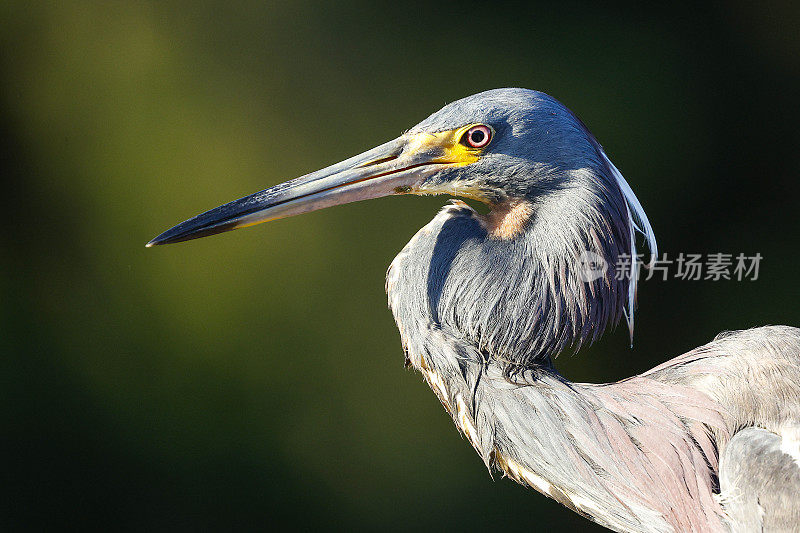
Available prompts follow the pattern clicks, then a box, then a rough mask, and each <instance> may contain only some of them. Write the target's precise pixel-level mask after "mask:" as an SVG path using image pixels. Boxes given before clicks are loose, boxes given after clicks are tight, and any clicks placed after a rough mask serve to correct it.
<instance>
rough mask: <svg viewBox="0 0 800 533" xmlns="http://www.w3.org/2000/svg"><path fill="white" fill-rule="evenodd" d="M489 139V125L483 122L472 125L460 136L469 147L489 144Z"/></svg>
mask: <svg viewBox="0 0 800 533" xmlns="http://www.w3.org/2000/svg"><path fill="white" fill-rule="evenodd" d="M491 140H492V129H491V128H490V127H489V126H484V125H483V124H479V125H477V126H472V127H471V128H470V129H468V130H467V132H466V133H465V134H464V136H463V137H462V138H461V142H462V143H463V144H466V145H467V146H469V147H470V148H483V147H484V146H486V145H487V144H489V141H491Z"/></svg>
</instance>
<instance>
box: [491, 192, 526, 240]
mask: <svg viewBox="0 0 800 533" xmlns="http://www.w3.org/2000/svg"><path fill="white" fill-rule="evenodd" d="M532 215H533V205H531V203H530V202H529V201H527V200H520V199H516V198H515V199H512V200H506V201H505V202H502V203H499V204H495V205H493V206H492V210H491V211H489V213H488V214H486V215H485V216H484V217H483V219H484V224H485V225H486V232H487V233H488V234H489V236H490V237H491V238H493V239H512V238H514V237H516V236H517V235H519V234H520V233H522V231H523V230H524V229H525V226H526V225H527V224H528V221H529V220H530V219H531V216H532Z"/></svg>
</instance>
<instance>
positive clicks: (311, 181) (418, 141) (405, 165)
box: [147, 132, 476, 247]
mask: <svg viewBox="0 0 800 533" xmlns="http://www.w3.org/2000/svg"><path fill="white" fill-rule="evenodd" d="M445 134H447V135H445ZM452 138H453V135H452V134H451V132H441V133H434V134H428V133H421V134H416V135H409V134H406V135H403V136H401V137H399V138H397V139H395V140H393V141H389V142H387V143H385V144H382V145H380V146H378V147H376V148H373V149H372V150H369V151H367V152H364V153H363V154H360V155H357V156H355V157H351V158H350V159H347V160H345V161H342V162H341V163H337V164H335V165H332V166H329V167H327V168H324V169H322V170H318V171H316V172H312V173H311V174H306V175H305V176H301V177H299V178H296V179H293V180H291V181H287V182H285V183H281V184H280V185H275V186H274V187H270V188H269V189H265V190H263V191H261V192H257V193H255V194H251V195H250V196H245V197H244V198H240V199H239V200H234V201H233V202H230V203H228V204H225V205H222V206H219V207H217V208H215V209H212V210H210V211H206V212H205V213H202V214H199V215H197V216H195V217H193V218H190V219H189V220H187V221H185V222H182V223H180V224H178V225H177V226H175V227H173V228H171V229H168V230H167V231H165V232H164V233H162V234H161V235H159V236H158V237H156V238H155V239H153V240H152V241H150V242H148V243H147V246H148V247H150V246H155V245H157V244H170V243H174V242H181V241H188V240H190V239H197V238H199V237H206V236H208V235H214V234H216V233H222V232H225V231H230V230H233V229H237V228H243V227H247V226H252V225H254V224H258V223H261V222H267V221H270V220H277V219H279V218H286V217H290V216H293V215H299V214H301V213H308V212H310V211H315V210H317V209H322V208H325V207H331V206H334V205H339V204H345V203H349V202H357V201H360V200H368V199H371V198H379V197H381V196H388V195H391V194H408V193H413V192H416V191H418V190H419V188H420V185H421V184H422V182H423V181H424V180H425V178H427V177H428V176H430V175H431V174H433V173H435V172H437V171H438V170H441V169H442V168H444V167H445V166H448V165H454V164H455V165H464V164H469V163H470V162H472V161H473V160H475V159H476V158H475V156H474V155H473V154H464V153H462V152H463V151H462V150H459V149H458V147H457V146H455V143H454V142H453V140H452ZM465 156H470V157H465Z"/></svg>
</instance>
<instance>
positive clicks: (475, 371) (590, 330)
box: [148, 89, 800, 532]
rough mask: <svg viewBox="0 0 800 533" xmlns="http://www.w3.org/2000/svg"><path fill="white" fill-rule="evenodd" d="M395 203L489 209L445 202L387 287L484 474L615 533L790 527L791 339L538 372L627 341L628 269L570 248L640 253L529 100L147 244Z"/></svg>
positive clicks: (583, 140) (559, 110) (447, 114)
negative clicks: (660, 359)
mask: <svg viewBox="0 0 800 533" xmlns="http://www.w3.org/2000/svg"><path fill="white" fill-rule="evenodd" d="M394 194H418V195H428V194H449V195H452V196H457V197H465V198H471V199H475V200H479V201H481V202H484V203H486V204H488V206H489V208H490V211H489V212H488V214H485V215H483V214H479V213H478V212H476V211H475V210H473V209H472V208H471V207H469V206H468V205H467V204H465V203H463V202H460V201H455V202H453V203H451V204H449V205H447V206H445V207H444V208H443V209H442V210H441V211H440V212H439V214H437V215H436V217H434V219H433V220H432V221H431V222H430V223H428V224H427V225H426V226H425V227H423V228H422V229H421V230H420V231H419V232H418V233H417V234H416V235H415V236H414V237H413V238H412V239H411V241H410V242H409V243H408V244H407V245H406V246H405V248H403V250H402V251H401V252H400V254H399V255H398V256H397V257H396V258H395V259H394V260H393V261H392V263H391V266H390V267H389V271H388V273H387V277H386V291H387V293H388V296H389V307H390V308H391V310H392V313H393V314H394V317H395V320H396V322H397V326H398V328H399V329H400V334H401V339H402V344H403V349H404V351H405V354H406V363H407V364H408V365H410V366H413V367H414V368H416V369H417V370H419V371H420V372H421V373H422V374H423V376H424V377H425V379H426V380H427V382H428V384H429V385H430V386H431V388H432V389H433V391H434V392H435V393H436V395H437V396H438V397H439V400H441V402H442V405H443V406H444V408H445V409H446V410H447V411H448V412H449V413H450V414H451V415H452V417H453V420H454V421H455V423H456V426H457V427H458V428H459V429H460V430H461V432H462V433H463V434H464V435H465V436H466V438H467V439H468V440H469V442H470V443H471V444H472V446H473V447H474V448H475V450H476V451H477V452H478V454H479V455H480V456H481V457H482V459H483V461H484V462H485V463H486V465H487V466H488V467H490V468H496V469H499V470H501V471H502V472H504V473H505V474H506V475H508V476H509V477H511V478H512V479H514V480H516V481H518V482H519V483H522V484H524V485H528V486H530V487H532V488H534V489H536V490H538V491H539V492H541V493H543V494H545V495H546V496H549V497H551V498H554V499H555V500H557V501H559V502H561V503H562V504H564V505H565V506H567V507H569V508H570V509H573V510H574V511H576V512H578V513H580V514H582V515H584V516H586V517H588V518H590V519H592V520H594V521H596V522H598V523H599V524H602V525H604V526H606V527H608V528H611V529H614V530H617V531H652V532H664V531H704V532H705V531H755V530H762V529H763V530H765V531H790V530H792V531H797V530H798V529H800V330H798V329H796V328H792V327H785V326H783V327H781V326H779V327H763V328H757V329H751V330H747V331H740V332H734V333H726V334H722V335H720V336H718V337H717V338H716V339H714V340H713V341H712V342H710V343H709V344H707V345H705V346H702V347H700V348H697V349H695V350H692V351H691V352H689V353H686V354H684V355H682V356H679V357H677V358H675V359H672V360H670V361H668V362H666V363H664V364H662V365H660V366H658V367H656V368H654V369H652V370H650V371H648V372H645V373H644V374H641V375H638V376H634V377H631V378H628V379H625V380H622V381H619V382H617V383H610V384H601V385H594V384H585V383H572V382H570V381H568V380H566V379H565V378H563V377H562V376H561V375H559V374H558V373H557V372H556V370H555V368H554V367H553V359H554V358H555V357H556V356H557V355H558V354H559V353H560V352H562V351H563V350H566V349H569V348H575V349H577V348H578V347H580V346H581V345H582V344H588V343H591V342H592V341H594V340H596V339H597V338H598V337H600V335H601V334H602V333H603V331H604V330H606V329H607V328H608V327H609V326H612V325H615V324H616V323H617V322H618V321H619V320H620V319H621V317H622V316H626V318H627V319H628V325H629V327H630V328H631V332H632V328H633V304H634V295H635V291H636V276H633V275H631V276H627V278H628V279H617V278H618V277H619V276H617V275H615V272H614V269H612V268H606V269H605V270H601V271H600V275H598V276H592V279H591V280H587V279H586V276H584V275H582V272H581V268H582V267H581V261H580V258H581V257H582V255H583V254H585V253H587V252H591V253H592V254H597V256H599V257H600V258H601V259H602V262H604V263H605V264H606V265H615V264H618V263H619V262H620V260H621V259H622V258H624V257H628V258H631V257H632V258H636V257H637V253H636V232H637V231H639V232H641V233H642V234H643V235H644V237H645V240H646V241H647V243H648V245H649V249H650V253H651V256H653V257H655V256H656V255H657V253H656V241H655V237H654V235H653V231H652V228H651V227H650V223H649V222H648V219H647V216H646V215H645V212H644V210H643V209H642V206H641V205H640V203H639V201H638V200H637V199H636V196H635V195H634V193H633V191H632V190H631V188H630V186H629V185H628V183H627V182H626V181H625V179H624V178H623V177H622V175H621V174H620V173H619V171H618V170H617V168H616V167H615V166H614V165H613V164H612V163H611V161H610V160H609V159H608V157H607V156H606V154H605V152H604V151H603V148H602V147H601V146H600V145H599V144H598V142H597V141H596V140H595V138H594V137H593V136H592V134H591V133H590V132H589V131H588V130H587V128H586V127H585V126H584V125H583V123H582V122H581V121H580V120H579V119H578V118H577V117H576V116H575V115H573V114H572V113H571V112H570V111H569V110H568V109H567V108H566V107H565V106H563V105H562V104H561V103H559V102H558V101H556V100H555V99H553V98H551V97H550V96H547V95H546V94H543V93H541V92H536V91H530V90H524V89H497V90H492V91H487V92H483V93H480V94H476V95H473V96H470V97H467V98H464V99H462V100H459V101H456V102H453V103H451V104H449V105H447V106H445V107H444V108H442V109H441V110H439V111H438V112H436V113H434V114H433V115H431V116H430V117H428V118H427V119H425V120H423V121H422V122H420V123H419V124H417V125H416V126H414V127H413V128H411V130H409V131H408V132H406V133H404V134H403V135H401V136H400V137H398V138H397V139H395V140H393V141H389V142H387V143H385V144H382V145H380V146H378V147H377V148H374V149H372V150H369V151H367V152H364V153H363V154H361V155H357V156H355V157H352V158H350V159H347V160H345V161H342V162H341V163H337V164H335V165H333V166H330V167H328V168H325V169H322V170H319V171H317V172H313V173H311V174H308V175H306V176H303V177H300V178H297V179H294V180H291V181H288V182H286V183H283V184H280V185H276V186H274V187H271V188H269V189H265V190H263V191H261V192H258V193H255V194H253V195H250V196H247V197H245V198H241V199H239V200H236V201H233V202H231V203H228V204H225V205H223V206H221V207H217V208H216V209H212V210H210V211H207V212H205V213H203V214H200V215H198V216H196V217H194V218H192V219H189V220H187V221H186V222H183V223H182V224H179V225H177V226H175V227H174V228H172V229H170V230H168V231H166V232H164V233H162V234H161V235H159V236H158V237H156V238H155V239H153V240H152V241H151V242H150V243H148V246H151V245H156V244H167V243H174V242H180V241H185V240H189V239H195V238H198V237H204V236H206V235H212V234H215V233H221V232H224V231H228V230H232V229H236V228H242V227H245V226H251V225H253V224H257V223H259V222H265V221H268V220H275V219H279V218H284V217H288V216H291V215H297V214H300V213H306V212H309V211H313V210H315V209H321V208H323V207H330V206H333V205H337V204H343V203H347V202H354V201H358V200H366V199H370V198H377V197H380V196H387V195H394ZM593 257H596V256H593ZM633 262H635V261H633ZM633 262H632V263H633ZM635 266H636V265H633V264H632V265H631V267H632V268H634V267H635Z"/></svg>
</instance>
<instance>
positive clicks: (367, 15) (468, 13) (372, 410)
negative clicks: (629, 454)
mask: <svg viewBox="0 0 800 533" xmlns="http://www.w3.org/2000/svg"><path fill="white" fill-rule="evenodd" d="M640 9H641V8H639V9H637V10H636V11H632V10H620V11H612V10H608V9H607V8H602V7H599V6H596V5H595V3H585V4H584V3H572V2H560V3H559V4H558V7H554V6H552V5H549V4H541V5H540V4H535V3H529V4H528V6H527V7H525V8H515V9H513V10H506V9H502V8H499V7H495V6H490V5H489V4H488V3H485V2H484V3H471V2H461V3H460V4H458V6H457V7H454V6H446V5H429V4H420V5H414V4H413V3H408V2H392V3H375V2H338V3H312V2H298V1H283V2H262V1H252V2H239V3H225V2H202V3H196V2H182V1H167V2H89V1H85V2H58V3H56V2H53V3H47V2H44V3H31V2H22V1H19V2H17V1H11V2H5V3H3V5H2V6H0V28H2V32H1V33H0V53H1V54H2V55H1V56H0V61H1V63H0V65H1V66H2V75H3V78H2V89H3V90H2V94H1V95H0V96H2V100H0V128H2V144H1V146H2V159H3V164H4V168H3V173H4V175H5V176H6V180H4V181H5V182H6V186H5V187H6V190H5V191H4V194H3V195H2V196H0V198H2V199H1V200H0V205H1V206H2V208H3V214H4V215H5V218H6V222H5V230H4V231H3V232H0V268H2V273H3V275H2V276H0V291H2V292H0V297H1V299H0V313H1V314H0V348H1V349H2V357H0V379H1V380H2V387H0V391H2V394H3V397H2V398H0V405H1V406H2V407H0V412H2V428H3V429H2V435H3V441H4V443H5V444H6V450H7V452H6V455H5V461H6V467H5V468H4V470H5V472H6V477H5V483H4V488H5V490H6V491H7V493H8V495H7V496H6V497H4V498H3V500H2V501H3V507H4V508H3V510H2V514H0V520H2V525H3V528H4V529H9V528H11V529H28V528H36V529H40V528H52V527H59V526H61V527H63V526H70V527H76V528H77V527H83V526H102V527H104V528H111V529H131V530H142V529H153V528H156V529H166V528H171V529H175V528H177V529H198V528H212V529H233V528H245V529H264V528H266V527H268V526H269V525H278V526H283V527H291V528H309V527H315V526H316V527H324V528H334V527H346V528H348V529H357V530H361V529H366V530H374V529H389V530H397V529H412V528H413V529H422V530H425V529H433V528H438V529H445V530H449V529H479V528H487V527H491V528H496V529H500V528H502V529H503V530H508V531H510V530H521V531H522V530H531V529H532V528H541V529H542V530H561V529H563V530H570V529H572V530H574V529H575V528H578V529H579V530H586V529H588V528H589V527H590V526H589V525H587V523H586V522H585V521H583V520H582V519H580V518H579V517H577V516H575V515H573V514H571V513H570V512H569V511H566V510H565V509H562V508H561V507H560V506H558V505H557V504H555V503H553V502H550V501H548V500H545V499H544V498H542V497H541V496H538V495H536V494H534V493H532V492H530V491H526V490H523V489H522V488H520V487H518V486H516V485H514V484H513V483H511V482H509V481H507V480H496V481H494V482H493V481H492V480H491V478H490V477H489V475H488V474H487V472H486V470H485V469H484V468H483V466H482V464H481V462H480V460H479V459H478V458H477V456H476V455H475V454H474V452H473V451H472V450H471V449H470V447H469V445H468V444H467V443H466V441H464V440H463V439H461V438H460V437H459V436H458V434H457V432H456V430H455V429H454V428H453V426H452V424H451V423H450V422H449V421H448V419H447V415H446V414H445V413H444V411H443V410H442V409H441V407H440V406H439V405H438V402H437V401H436V399H435V397H434V396H433V395H432V394H431V393H430V391H428V390H427V387H426V386H425V385H424V384H423V382H422V380H421V379H420V377H419V376H417V375H415V374H413V373H411V372H408V371H406V370H404V369H403V367H402V353H401V349H400V345H399V340H398V335H397V332H396V330H395V327H394V324H393V322H392V318H391V315H390V313H389V311H388V310H387V309H386V301H385V296H384V294H383V275H384V272H385V268H386V266H387V265H388V263H389V262H390V260H391V258H392V257H393V256H394V254H395V253H396V252H397V251H398V250H399V249H400V248H401V247H402V246H403V245H404V244H405V242H406V241H407V239H408V238H409V237H410V236H411V235H412V234H413V232H414V231H416V229H417V228H418V227H420V226H421V225H423V224H424V223H425V222H426V221H427V220H429V219H430V217H431V216H432V215H433V214H434V213H435V211H436V210H437V208H438V207H439V206H440V205H441V204H443V203H444V201H445V200H446V199H445V198H441V197H440V198H414V197H402V198H388V199H382V200H377V201H373V202H368V203H364V204H355V205H351V206H347V207H343V208H337V209H331V210H326V211H322V212H317V213H313V214H310V215H307V216H303V217H298V218H294V219H289V220H285V221H280V222H276V223H273V224H267V225H263V226H259V227H258V228H255V229H251V230H247V231H238V232H233V233H231V234H227V235H224V236H220V237H215V238H209V239H202V240H199V241H195V242H192V243H189V244H182V245H176V246H169V247H163V248H158V249H152V250H146V249H145V248H144V247H143V245H144V243H145V242H146V241H147V240H149V239H150V238H151V237H153V236H154V235H155V234H157V233H159V232H160V231H162V230H164V229H166V228H167V227H169V226H171V225H172V224H174V223H177V222H179V221H181V220H183V219H185V218H188V217H189V216H191V215H194V214H196V213H197V212H199V211H202V210H205V209H207V208H210V207H213V206H215V205H217V204H220V203H223V202H226V201H228V200H231V199H234V198H237V197H239V196H242V195H244V194H248V193H250V192H254V191H256V190H259V189H262V188H264V187H266V186H268V185H271V184H274V183H277V182H279V181H283V180H285V179H288V178H291V177H294V176H297V175H300V174H303V173H305V172H308V171H311V170H314V169H316V168H319V167H321V166H324V165H327V164H329V163H331V162H334V161H337V160H339V159H342V158H344V157H346V156H349V155H352V154H354V153H357V152H360V151H362V150H364V149H366V148H368V147H370V146H373V145H375V144H378V143H379V142H382V141H385V140H388V139H390V138H392V137H394V136H396V135H397V134H399V133H400V132H401V131H403V130H404V129H405V128H408V127H410V126H411V125H413V124H414V123H415V122H417V121H419V120H421V119H422V118H424V117H425V116H426V115H427V114H428V113H430V112H433V111H434V110H436V109H438V108H439V107H440V106H441V105H442V104H444V103H445V102H448V101H452V100H454V99H456V98H459V97H462V96H465V95H467V94H471V93H474V92H477V91H480V90H483V89H488V88H493V87H502V86H521V87H530V88H537V89H541V90H544V91H546V92H548V93H550V94H552V95H554V96H556V97H557V98H559V99H561V100H562V101H563V102H565V103H566V104H567V105H568V106H569V107H571V108H572V109H573V110H574V111H575V112H576V113H578V114H579V115H580V116H581V117H582V118H583V120H584V121H585V122H586V123H587V124H588V125H589V127H590V128H591V129H592V130H593V132H594V133H595V134H596V136H597V137H598V139H599V140H600V141H601V142H602V143H603V144H604V145H605V147H606V149H607V151H608V152H609V154H610V155H611V157H612V159H613V160H614V161H615V162H616V164H617V166H619V167H620V168H621V169H622V171H623V173H624V174H625V175H626V176H627V177H628V180H629V181H630V182H631V184H632V185H633V187H634V189H635V190H636V192H637V194H638V195H639V198H640V199H641V201H642V203H643V204H644V206H645V207H646V209H647V211H648V213H649V215H650V217H651V221H652V222H653V225H654V227H655V229H656V233H657V236H658V238H659V243H660V245H661V246H662V248H663V249H664V251H666V252H668V253H670V254H675V253H677V252H679V251H685V252H702V253H708V252H732V253H738V252H745V253H748V254H752V253H755V252H760V253H761V254H762V255H763V256H764V258H765V259H764V262H763V265H762V272H761V276H760V279H759V280H758V281H756V282H749V283H744V282H743V283H736V282H717V283H711V282H695V283H689V282H679V281H669V282H666V283H663V282H656V281H650V282H647V283H644V284H643V285H642V287H641V289H640V292H639V299H640V307H639V313H638V321H637V327H638V329H637V333H636V346H635V348H634V349H633V350H629V349H628V347H627V338H626V337H627V335H626V333H625V331H624V328H619V329H618V330H617V331H616V332H615V333H614V334H611V335H607V336H606V338H605V339H604V340H603V341H602V342H601V343H599V344H598V345H596V346H594V347H592V348H591V349H588V350H584V351H582V352H581V353H580V354H579V355H577V356H572V355H566V354H565V355H564V356H563V357H562V358H561V359H560V367H561V369H562V371H563V372H564V373H565V374H566V375H567V376H568V377H571V378H573V379H578V380H591V381H608V380H613V379H618V378H621V377H624V376H627V375H630V374H632V373H635V372H638V371H642V370H644V369H646V368H649V367H650V366H652V365H653V364H655V363H656V362H659V361H661V360H663V359H665V358H666V357H668V356H673V355H677V354H679V353H681V352H683V351H685V350H687V349H690V348H692V347H694V346H697V345H699V344H702V343H704V342H706V341H707V340H709V339H710V338H711V337H712V336H713V335H715V334H716V333H717V332H719V331H721V330H724V329H737V328H745V327H750V326H755V325H761V324H767V323H772V324H775V323H784V324H792V325H798V324H800V320H798V319H799V318H800V313H799V312H798V306H797V298H798V290H797V288H796V287H797V277H796V276H797V272H798V269H797V264H798V263H797V262H798V259H800V255H799V254H798V252H797V245H798V244H800V243H799V242H798V240H799V239H798V229H799V225H798V216H797V207H796V206H797V198H798V196H800V194H799V193H800V185H798V183H800V180H798V178H800V168H799V166H800V165H798V158H797V149H798V145H799V144H798V140H800V139H798V133H797V131H798V128H797V122H798V118H800V106H798V103H797V97H798V94H800V93H799V92H798V90H799V89H800V81H799V80H798V74H800V60H799V59H798V58H800V37H798V36H799V35H800V33H798V32H797V28H798V26H799V24H798V16H797V15H798V13H797V8H796V7H795V6H793V5H792V3H791V2H787V3H785V4H769V3H767V4H759V6H758V7H752V6H751V5H750V4H745V3H741V4H728V5H717V6H716V7H708V8H698V7H696V6H695V7H689V6H683V7H676V6H674V5H673V6H671V7H669V8H667V7H655V6H651V7H649V8H647V10H645V11H641V10H640Z"/></svg>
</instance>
